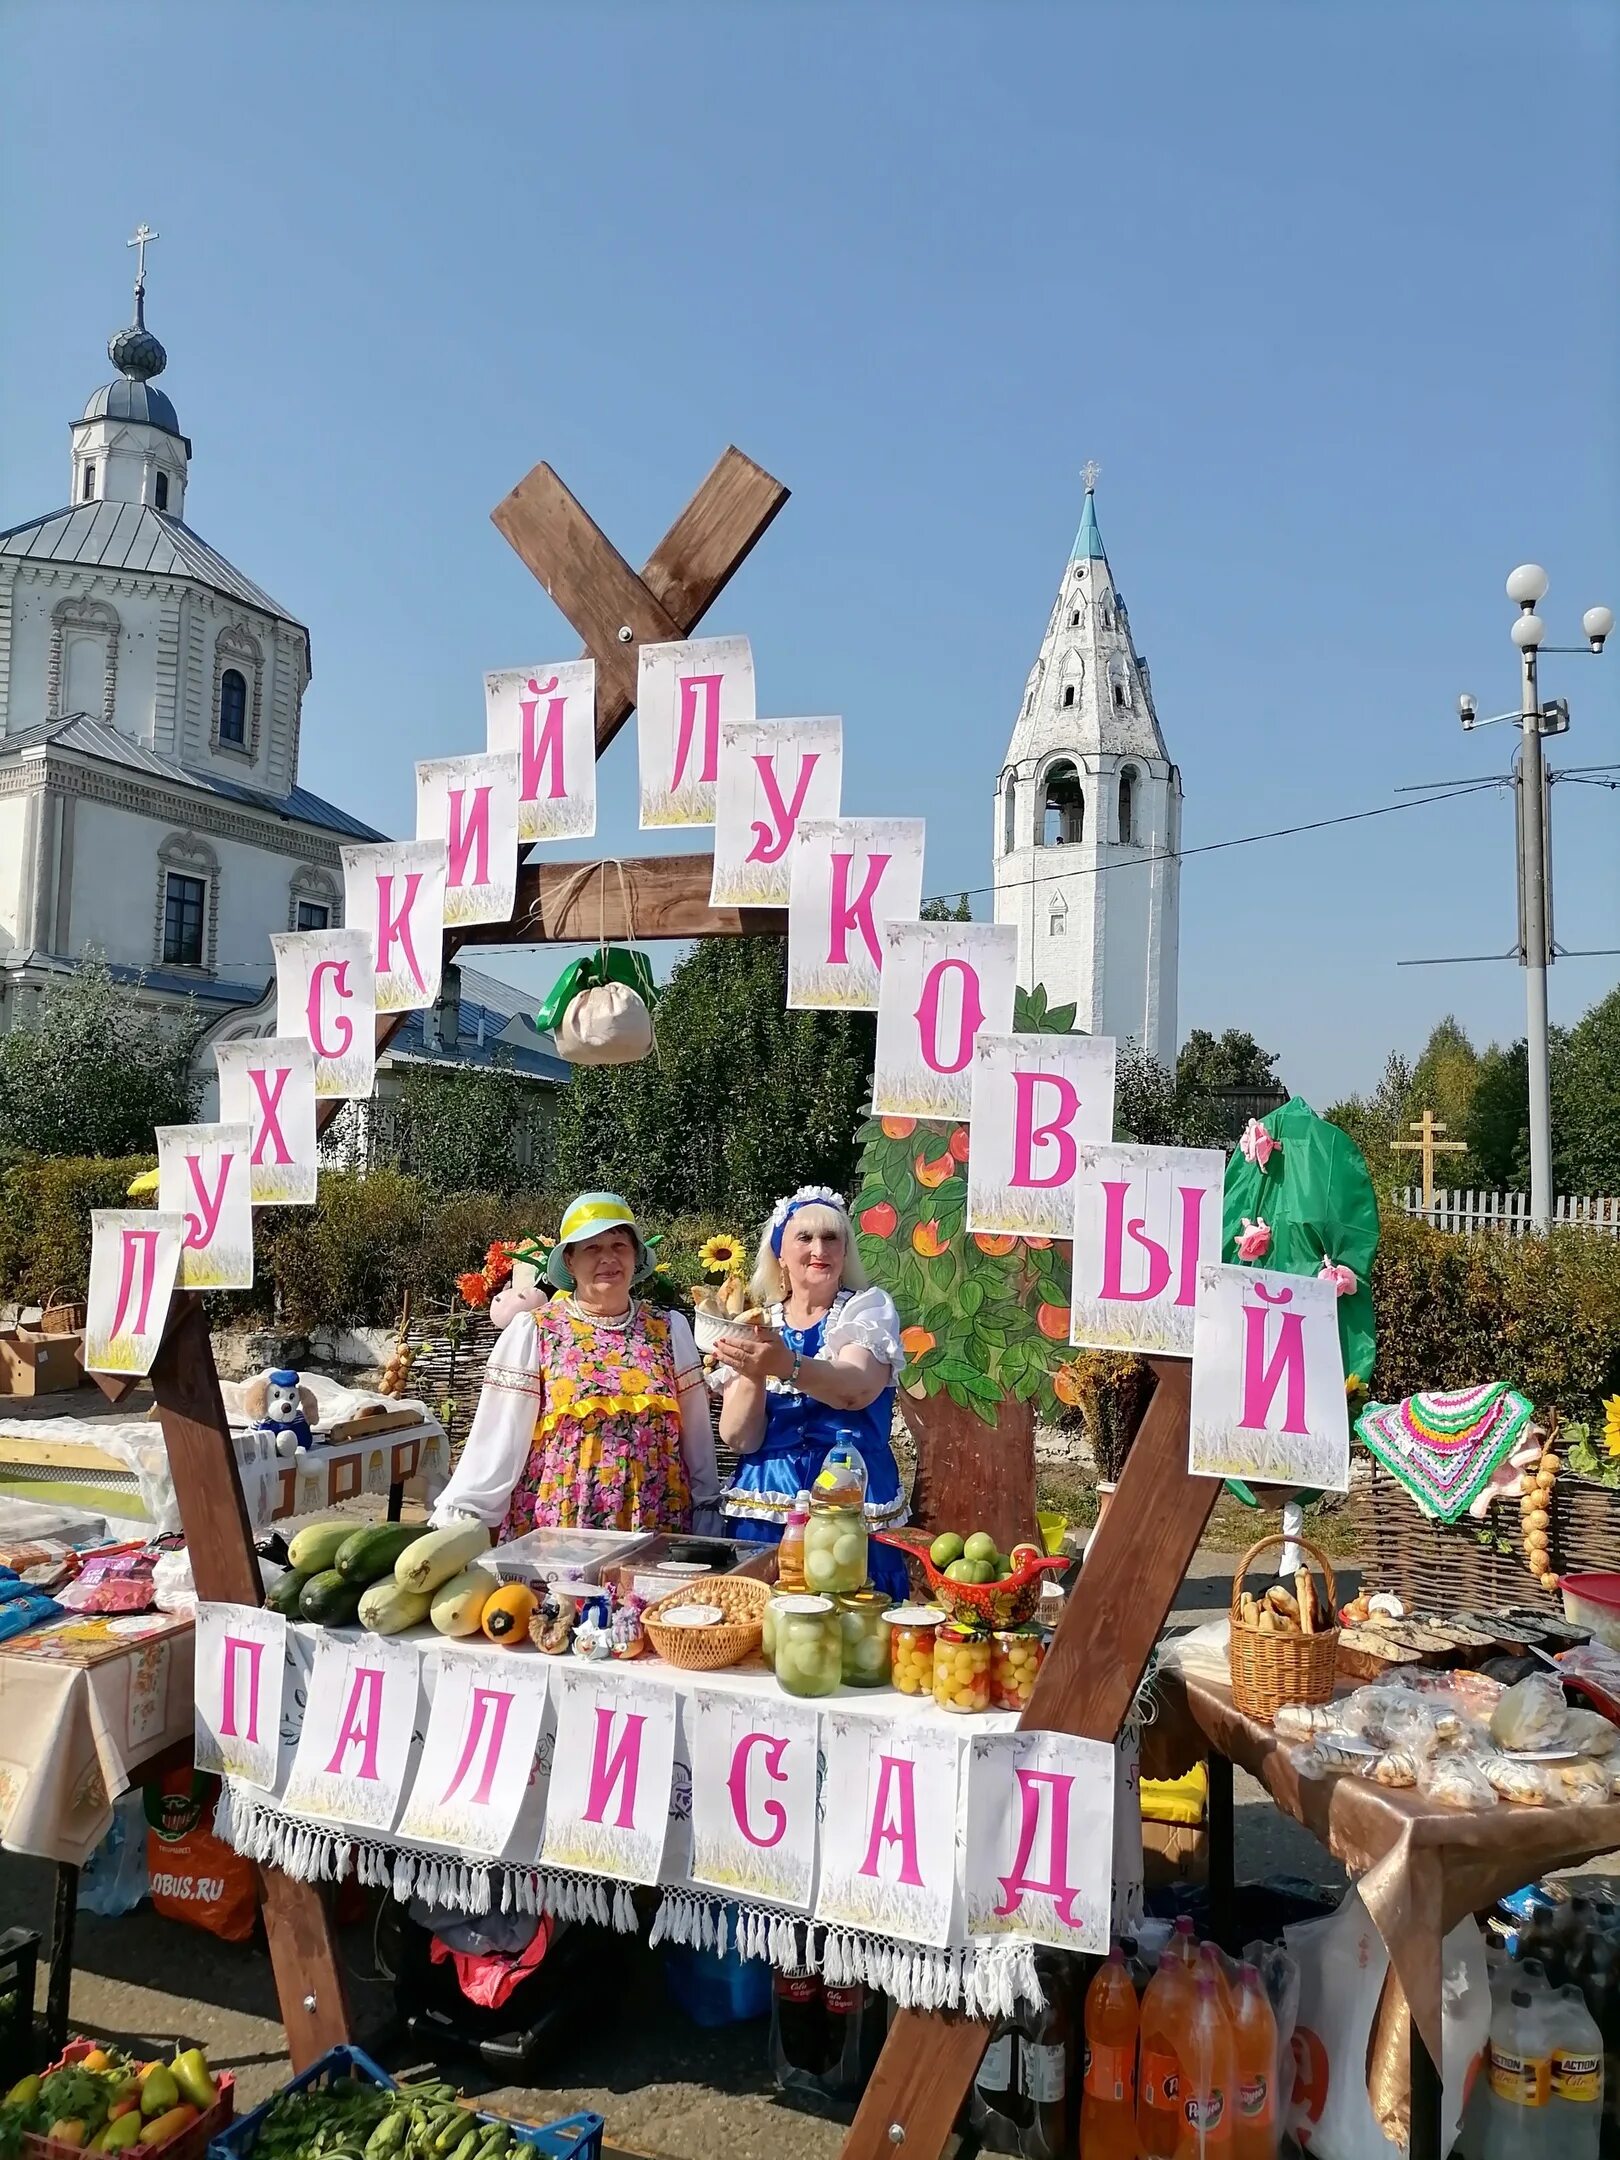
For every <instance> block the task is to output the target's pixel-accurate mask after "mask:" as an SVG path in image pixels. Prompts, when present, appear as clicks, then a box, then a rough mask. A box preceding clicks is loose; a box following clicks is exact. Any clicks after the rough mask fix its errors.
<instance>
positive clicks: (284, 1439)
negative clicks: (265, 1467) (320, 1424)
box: [242, 1365, 318, 1457]
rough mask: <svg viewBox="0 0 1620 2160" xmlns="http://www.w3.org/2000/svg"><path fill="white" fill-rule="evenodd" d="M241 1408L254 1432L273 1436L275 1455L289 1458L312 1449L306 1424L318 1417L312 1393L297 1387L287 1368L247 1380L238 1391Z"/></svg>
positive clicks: (312, 1436) (276, 1368) (308, 1428)
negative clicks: (304, 1449)
mask: <svg viewBox="0 0 1620 2160" xmlns="http://www.w3.org/2000/svg"><path fill="white" fill-rule="evenodd" d="M242 1407H243V1408H244V1409H245V1410H246V1412H247V1414H248V1416H249V1417H250V1418H253V1419H254V1420H255V1421H256V1422H255V1424H254V1427H253V1429H254V1431H255V1432H261V1433H269V1434H271V1435H272V1436H273V1438H274V1440H275V1443H276V1453H277V1454H278V1455H281V1456H287V1457H290V1456H293V1455H296V1454H297V1452H298V1450H299V1449H300V1448H307V1447H313V1446H314V1445H315V1436H314V1434H313V1433H312V1432H311V1431H310V1420H311V1419H312V1418H313V1417H315V1416H316V1415H317V1414H318V1405H317V1403H316V1401H315V1395H314V1391H313V1390H312V1389H310V1388H307V1387H304V1386H302V1385H301V1384H300V1382H299V1378H298V1375H297V1373H295V1372H294V1371H293V1370H292V1368H291V1366H289V1365H278V1366H276V1367H275V1368H274V1369H273V1370H272V1371H270V1372H264V1373H260V1375H259V1377H258V1378H257V1379H256V1380H250V1381H249V1382H248V1383H247V1386H246V1387H245V1388H244V1389H243V1390H242Z"/></svg>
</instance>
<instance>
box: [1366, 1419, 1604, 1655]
mask: <svg viewBox="0 0 1620 2160" xmlns="http://www.w3.org/2000/svg"><path fill="white" fill-rule="evenodd" d="M1357 1452H1358V1456H1359V1458H1360V1459H1359V1460H1358V1461H1357V1464H1356V1467H1355V1470H1354V1472H1353V1475H1352V1478H1351V1485H1350V1507H1349V1510H1348V1513H1349V1519H1350V1522H1351V1524H1352V1525H1353V1526H1354V1530H1355V1549H1356V1552H1357V1555H1358V1556H1359V1559H1360V1563H1361V1584H1362V1588H1363V1589H1364V1590H1367V1591H1373V1590H1388V1591H1390V1592H1392V1593H1393V1594H1394V1595H1395V1596H1396V1597H1398V1598H1399V1599H1400V1601H1401V1603H1402V1604H1403V1605H1404V1606H1405V1607H1406V1609H1407V1611H1408V1612H1409V1613H1434V1614H1436V1615H1438V1617H1439V1618H1440V1619H1442V1620H1444V1619H1446V1618H1448V1617H1449V1616H1450V1615H1452V1614H1454V1613H1466V1612H1482V1613H1483V1612H1502V1611H1505V1610H1508V1609H1510V1608H1511V1609H1517V1610H1521V1611H1524V1610H1528V1611H1531V1612H1546V1613H1549V1614H1551V1613H1557V1612H1560V1611H1561V1610H1562V1607H1561V1605H1560V1603H1559V1601H1558V1599H1557V1598H1556V1597H1552V1596H1549V1595H1548V1593H1547V1592H1546V1591H1545V1590H1543V1589H1542V1587H1541V1585H1540V1583H1539V1582H1537V1580H1536V1578H1535V1577H1534V1576H1533V1575H1532V1574H1531V1572H1530V1570H1529V1568H1528V1567H1527V1566H1526V1565H1525V1561H1524V1555H1523V1554H1522V1553H1521V1552H1520V1550H1519V1547H1518V1542H1517V1539H1516V1538H1515V1537H1514V1535H1513V1533H1514V1532H1516V1531H1517V1530H1518V1527H1519V1509H1518V1503H1517V1501H1512V1500H1504V1501H1498V1502H1497V1504H1496V1506H1495V1507H1494V1508H1493V1509H1492V1510H1491V1515H1490V1518H1489V1522H1488V1524H1486V1525H1481V1524H1479V1523H1477V1522H1473V1521H1470V1520H1469V1519H1468V1518H1467V1517H1464V1519H1463V1520H1462V1521H1461V1522H1455V1523H1443V1522H1432V1521H1431V1520H1430V1519H1429V1517H1428V1516H1427V1515H1425V1514H1424V1513H1423V1512H1422V1511H1421V1509H1420V1508H1419V1507H1418V1504H1417V1502H1416V1501H1415V1500H1414V1499H1413V1498H1412V1495H1411V1494H1410V1493H1409V1492H1408V1491H1407V1490H1406V1487H1405V1486H1404V1485H1403V1484H1402V1483H1401V1481H1400V1479H1399V1478H1396V1477H1392V1476H1391V1475H1390V1473H1389V1472H1388V1471H1387V1470H1386V1469H1385V1468H1384V1466H1383V1465H1382V1463H1378V1462H1374V1461H1373V1459H1372V1458H1371V1457H1370V1456H1368V1455H1365V1454H1363V1453H1362V1452H1361V1451H1360V1450H1358V1451H1357ZM1573 1487H1579V1488H1581V1491H1580V1493H1579V1494H1578V1495H1577V1494H1574V1493H1572V1492H1571V1491H1568V1490H1566V1488H1573ZM1591 1490H1592V1487H1591V1481H1590V1480H1589V1479H1587V1478H1577V1477H1573V1476H1571V1475H1570V1473H1569V1472H1568V1471H1560V1472H1559V1475H1558V1479H1557V1482H1556V1483H1555V1484H1554V1486H1553V1505H1552V1511H1551V1512H1552V1564H1553V1567H1554V1568H1555V1569H1557V1570H1558V1571H1559V1572H1563V1570H1564V1569H1566V1568H1568V1567H1571V1566H1573V1565H1574V1564H1575V1554H1576V1551H1577V1549H1578V1550H1579V1551H1580V1552H1581V1553H1583V1554H1585V1553H1591V1552H1602V1551H1604V1550H1605V1549H1606V1550H1607V1551H1608V1552H1610V1553H1612V1552H1613V1551H1614V1550H1615V1544H1614V1542H1613V1541H1614V1539H1615V1538H1616V1536H1617V1535H1620V1493H1614V1494H1610V1495H1609V1499H1610V1502H1611V1504H1612V1506H1613V1509H1614V1512H1613V1514H1612V1515H1610V1516H1609V1518H1608V1520H1609V1529H1608V1532H1607V1535H1608V1538H1609V1541H1610V1542H1609V1543H1608V1545H1607V1547H1606V1548H1605V1546H1604V1545H1603V1543H1602V1538H1603V1531H1602V1528H1601V1524H1602V1520H1603V1517H1602V1515H1601V1514H1600V1513H1599V1514H1597V1519H1596V1522H1595V1523H1594V1526H1593V1531H1594V1534H1588V1535H1584V1536H1582V1537H1581V1538H1580V1539H1579V1543H1578V1547H1577V1544H1576V1541H1574V1540H1571V1539H1570V1538H1569V1537H1568V1535H1567V1525H1568V1522H1569V1516H1570V1512H1571V1507H1572V1503H1573V1505H1574V1506H1576V1507H1581V1508H1588V1509H1589V1508H1590V1505H1591V1503H1590V1500H1589V1498H1588V1495H1589V1493H1590V1491H1591ZM1596 1490H1597V1491H1599V1492H1602V1491H1603V1488H1602V1487H1601V1486H1599V1487H1597V1488H1596ZM1594 1512H1595V1511H1594ZM1582 1521H1583V1524H1584V1521H1585V1518H1584V1517H1583V1518H1582ZM1499 1545H1505V1546H1506V1547H1507V1550H1506V1551H1499V1550H1498V1549H1497V1547H1498V1546H1499Z"/></svg>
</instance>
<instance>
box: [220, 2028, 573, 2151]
mask: <svg viewBox="0 0 1620 2160" xmlns="http://www.w3.org/2000/svg"><path fill="white" fill-rule="evenodd" d="M342 2078H360V2079H362V2080H364V2082H365V2083H367V2084H368V2085H376V2086H379V2087H381V2088H382V2090H383V2091H385V2092H397V2091H398V2090H399V2087H398V2084H397V2082H396V2080H395V2079H393V2078H391V2077H390V2076H389V2075H388V2072H387V2071H386V2070H384V2069H382V2068H380V2067H379V2066H378V2065H377V2064H376V2063H374V2062H373V2061H372V2059H371V2057H370V2056H369V2055H368V2054H367V2053H366V2052H365V2050H364V2049H363V2048H357V2047H335V2048H331V2049H329V2050H328V2052H327V2053H326V2054H324V2055H323V2056H322V2057H321V2059H320V2061H319V2062H316V2063H311V2064H310V2066H309V2068H308V2069H307V2070H305V2071H303V2072H302V2073H301V2074H300V2075H299V2076H298V2077H295V2078H289V2079H288V2080H287V2082H286V2084H285V2085H283V2086H282V2088H281V2091H280V2092H276V2093H273V2094H272V2095H271V2097H270V2098H269V2099H268V2100H266V2101H265V2102H264V2104H263V2106H262V2107H256V2108H255V2109H254V2110H253V2112H252V2114H251V2115H243V2116H241V2117H239V2118H238V2120H237V2121H235V2122H234V2123H231V2124H230V2125H229V2126H228V2127H227V2128H226V2129H224V2130H223V2131H221V2132H220V2134H219V2135H218V2136H217V2137H216V2138H215V2139H214V2140H213V2141H212V2143H211V2144H210V2145H209V2148H208V2160H249V2155H250V2154H251V2153H252V2151H253V2148H254V2146H255V2145H256V2144H257V2143H258V2141H259V2133H260V2131H261V2130H262V2129H263V2128H264V2124H265V2119H266V2117H267V2116H268V2115H269V2113H270V2110H271V2109H272V2108H273V2107H274V2106H275V2104H276V2102H277V2101H278V2100H279V2099H280V2098H281V2097H282V2094H284V2093H290V2092H307V2091H309V2089H310V2088H311V2087H312V2086H327V2085H335V2084H337V2083H338V2081H339V2080H340V2079H342ZM472 2112H474V2113H476V2114H477V2117H478V2120H479V2121H480V2122H503V2123H505V2125H506V2127H507V2128H508V2129H509V2130H510V2131H511V2133H512V2135H513V2136H514V2137H515V2138H517V2139H519V2140H521V2142H522V2143H523V2144H525V2145H532V2146H533V2147H534V2149H535V2151H536V2152H537V2153H539V2154H541V2155H543V2156H544V2160H602V2132H603V2130H604V2129H605V2128H606V2125H605V2124H604V2122H603V2120H602V2118H601V2116H600V2115H592V2114H581V2115H565V2116H563V2117H562V2118H561V2119H560V2120H559V2121H557V2122H552V2123H539V2124H531V2123H520V2122H514V2121H513V2120H512V2118H511V2117H510V2116H509V2115H493V2114H488V2113H484V2112H482V2111H479V2110H473V2111H472Z"/></svg>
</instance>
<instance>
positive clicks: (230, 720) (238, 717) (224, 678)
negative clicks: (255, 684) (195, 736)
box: [219, 667, 247, 749]
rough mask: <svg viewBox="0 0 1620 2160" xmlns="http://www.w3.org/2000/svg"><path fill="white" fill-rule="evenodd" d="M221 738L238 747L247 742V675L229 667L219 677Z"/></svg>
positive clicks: (224, 741) (238, 669)
mask: <svg viewBox="0 0 1620 2160" xmlns="http://www.w3.org/2000/svg"><path fill="white" fill-rule="evenodd" d="M219 739H220V741H221V742H222V743H234V744H235V746H236V747H237V748H238V749H241V748H243V747H244V746H245V744H246V742H247V677H246V676H245V675H244V674H243V673H242V670H241V669H240V668H233V667H228V668H227V669H226V670H225V672H224V674H223V675H221V677H220V678H219Z"/></svg>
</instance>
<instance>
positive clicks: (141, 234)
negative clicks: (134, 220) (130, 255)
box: [124, 218, 163, 289]
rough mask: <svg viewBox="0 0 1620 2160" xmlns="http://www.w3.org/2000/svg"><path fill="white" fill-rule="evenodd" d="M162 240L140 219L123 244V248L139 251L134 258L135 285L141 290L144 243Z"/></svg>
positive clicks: (143, 272) (143, 286) (143, 271)
mask: <svg viewBox="0 0 1620 2160" xmlns="http://www.w3.org/2000/svg"><path fill="white" fill-rule="evenodd" d="M162 238H163V235H162V234H161V233H155V232H154V231H153V230H152V228H151V226H150V225H148V224H147V222H146V220H145V218H142V220H141V222H140V223H139V224H138V225H137V226H136V228H135V230H134V232H133V233H132V234H131V236H130V237H129V239H127V240H126V241H125V242H124V245H125V247H132V248H138V249H139V250H140V252H139V253H138V254H137V256H136V257H135V283H136V284H137V286H139V287H141V288H142V289H144V288H145V285H146V243H147V242H148V240H161V239H162Z"/></svg>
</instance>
